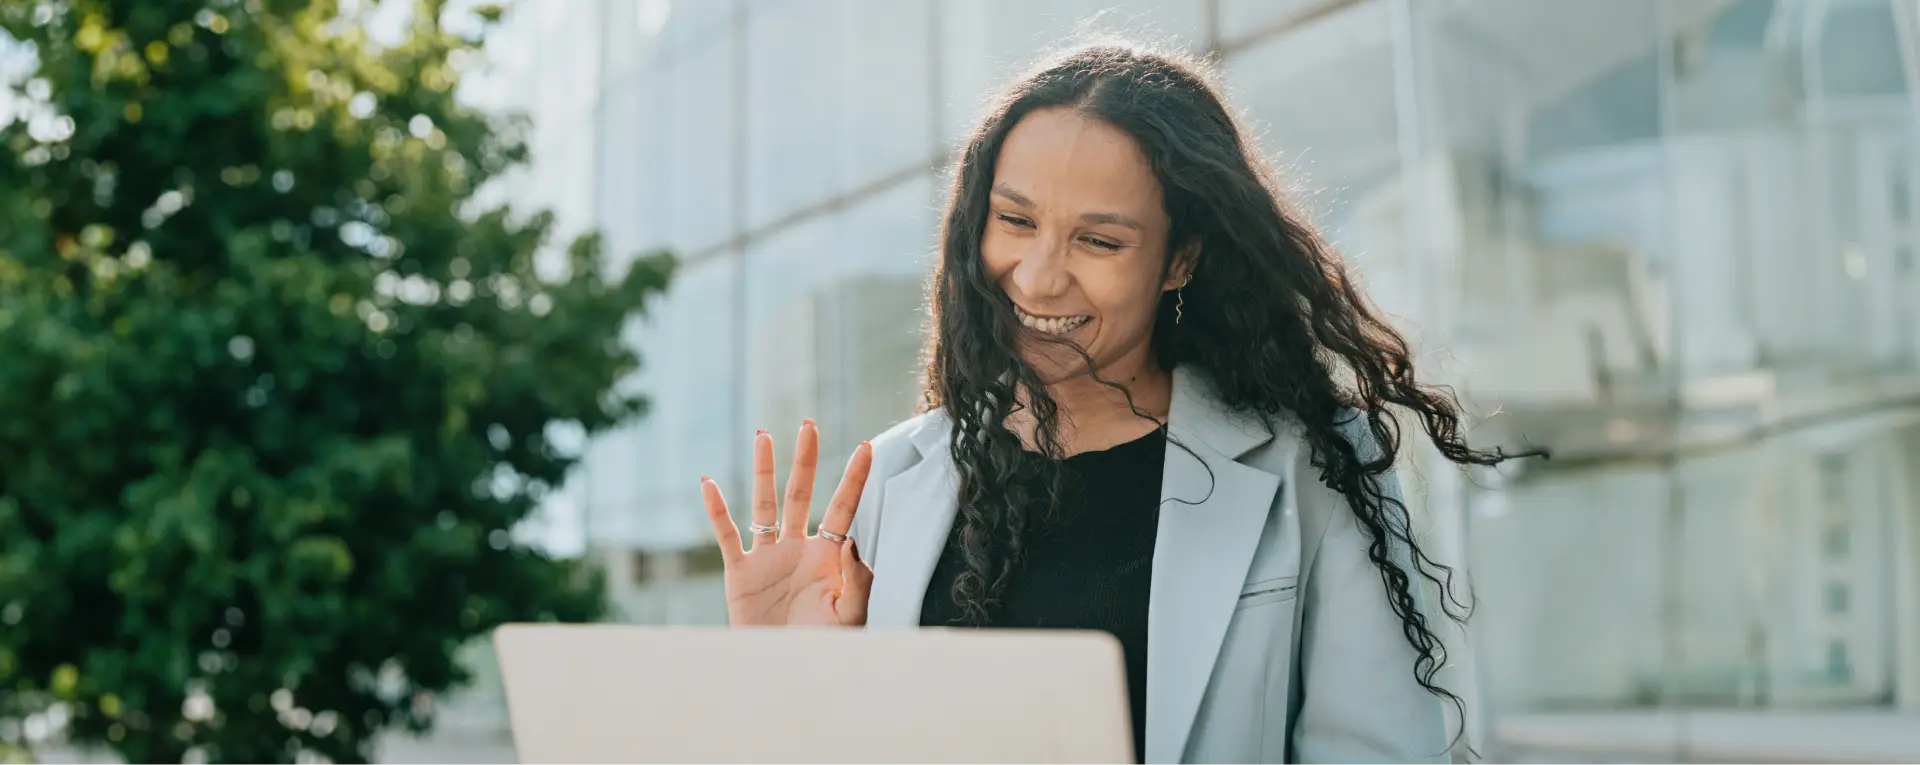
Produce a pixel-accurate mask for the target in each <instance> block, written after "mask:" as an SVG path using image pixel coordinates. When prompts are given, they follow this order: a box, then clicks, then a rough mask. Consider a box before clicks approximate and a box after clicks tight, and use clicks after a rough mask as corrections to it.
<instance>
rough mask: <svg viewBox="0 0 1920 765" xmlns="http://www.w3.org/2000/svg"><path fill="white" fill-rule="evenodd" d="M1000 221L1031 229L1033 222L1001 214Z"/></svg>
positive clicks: (1016, 216)
mask: <svg viewBox="0 0 1920 765" xmlns="http://www.w3.org/2000/svg"><path fill="white" fill-rule="evenodd" d="M1000 219H1001V220H1003V221H1006V222H1008V223H1011V224H1013V225H1015V226H1019V227H1020V228H1033V221H1030V220H1027V219H1026V218H1022V217H1020V216H1018V215H1006V214H1001V215H1000Z"/></svg>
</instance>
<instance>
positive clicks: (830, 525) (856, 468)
mask: <svg viewBox="0 0 1920 765" xmlns="http://www.w3.org/2000/svg"><path fill="white" fill-rule="evenodd" d="M872 467H873V444H869V443H867V442H865V441H861V442H860V445H859V446H858V447H855V448H854V450H853V458H852V459H849V460H847V472H846V474H845V475H842V476H841V477H840V488H838V489H834V490H833V499H832V500H830V501H828V502H827V517H826V518H824V519H822V520H821V521H820V528H822V529H825V530H827V531H831V532H833V533H835V534H839V535H841V536H846V534H847V530H848V529H851V528H853V511H854V510H856V509H858V508H859V506H860V492H861V490H863V489H865V488H866V487H867V471H868V470H869V469H871V468H872Z"/></svg>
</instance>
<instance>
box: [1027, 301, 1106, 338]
mask: <svg viewBox="0 0 1920 765" xmlns="http://www.w3.org/2000/svg"><path fill="white" fill-rule="evenodd" d="M1013 313H1014V315H1016V316H1019V317H1020V323H1021V324H1022V325H1024V326H1025V327H1026V328H1027V329H1031V330H1033V331H1035V332H1044V333H1046V334H1049V335H1064V334H1066V333H1068V332H1072V331H1074V330H1076V329H1079V328H1080V327H1081V325H1084V324H1086V323H1087V322H1089V321H1092V320H1093V317H1092V316H1057V317H1053V318H1044V317H1040V316H1034V315H1033V314H1030V313H1027V312H1026V311H1022V310H1020V307H1019V306H1014V307H1013Z"/></svg>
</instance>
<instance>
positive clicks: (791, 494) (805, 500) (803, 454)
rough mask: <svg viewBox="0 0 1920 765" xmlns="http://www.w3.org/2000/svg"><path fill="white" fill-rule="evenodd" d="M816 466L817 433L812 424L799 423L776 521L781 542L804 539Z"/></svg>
mask: <svg viewBox="0 0 1920 765" xmlns="http://www.w3.org/2000/svg"><path fill="white" fill-rule="evenodd" d="M819 466H820V429H819V428H817V427H814V424H813V420H806V421H804V422H801V423H800V436H799V438H798V439H796V440H795V441H794V444H793V469H792V470H789V471H787V500H786V502H787V505H786V512H785V513H783V514H782V515H781V518H780V538H781V539H795V540H798V539H806V538H807V515H808V514H809V513H812V512H813V475H814V472H815V469H816V468H818V467H819ZM767 522H768V523H772V522H773V521H767Z"/></svg>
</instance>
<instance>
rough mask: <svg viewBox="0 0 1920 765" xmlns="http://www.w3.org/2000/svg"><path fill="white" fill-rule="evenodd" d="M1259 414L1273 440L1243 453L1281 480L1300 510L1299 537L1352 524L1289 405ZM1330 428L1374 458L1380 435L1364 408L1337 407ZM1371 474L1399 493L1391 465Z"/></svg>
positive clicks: (1382, 486) (1313, 537)
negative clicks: (1265, 414)
mask: <svg viewBox="0 0 1920 765" xmlns="http://www.w3.org/2000/svg"><path fill="white" fill-rule="evenodd" d="M1265 419H1266V421H1267V424H1268V426H1269V427H1270V428H1271V429H1272V433H1273V441H1272V442H1271V443H1269V444H1268V445H1267V446H1266V447H1264V448H1263V449H1262V450H1261V451H1260V452H1258V453H1256V454H1254V455H1249V456H1250V459H1249V462H1252V463H1254V464H1256V465H1257V466H1258V467H1261V468H1264V469H1266V470H1269V471H1270V472H1273V473H1276V474H1278V475H1279V476H1281V478H1282V480H1283V481H1285V482H1286V485H1287V487H1288V488H1287V492H1288V493H1289V495H1290V496H1289V499H1290V500H1291V501H1292V503H1293V505H1294V507H1296V508H1297V509H1298V510H1299V512H1300V521H1301V527H1302V528H1301V531H1302V532H1303V534H1304V535H1305V537H1306V538H1307V539H1310V540H1317V539H1320V538H1321V537H1322V536H1324V534H1325V532H1326V531H1327V530H1328V528H1330V527H1340V526H1352V525H1354V520H1355V519H1354V518H1353V511H1352V509H1351V507H1350V505H1349V504H1348V502H1347V499H1346V496H1345V495H1343V494H1341V493H1340V490H1339V489H1338V488H1336V487H1334V486H1333V485H1331V484H1329V483H1328V482H1327V478H1328V476H1327V475H1326V471H1325V470H1324V469H1323V468H1322V467H1321V466H1322V465H1324V464H1325V462H1326V461H1325V459H1324V458H1323V457H1322V456H1321V455H1320V454H1318V453H1317V451H1316V449H1317V447H1316V446H1315V445H1314V444H1313V442H1312V441H1311V440H1310V439H1309V438H1308V437H1307V427H1306V425H1305V423H1304V422H1303V421H1302V420H1301V419H1300V418H1299V417H1298V416H1297V415H1295V414H1293V413H1292V412H1290V411H1282V412H1280V413H1279V414H1276V415H1273V416H1270V417H1267V418H1265ZM1334 429H1335V430H1336V431H1337V432H1338V433H1339V434H1340V436H1341V437H1342V438H1343V439H1344V440H1345V441H1346V442H1347V443H1348V444H1350V445H1352V447H1353V449H1354V452H1355V453H1356V454H1358V455H1359V457H1360V458H1361V459H1363V460H1372V459H1378V458H1379V456H1380V454H1381V453H1382V450H1381V444H1380V440H1379V439H1378V438H1375V437H1374V434H1373V428H1372V427H1371V426H1370V425H1369V424H1368V420H1367V416H1366V413H1365V412H1362V411H1360V410H1359V409H1354V408H1352V407H1347V408H1343V409H1341V410H1340V412H1339V413H1338V414H1337V415H1336V416H1335V419H1334ZM1376 480H1377V481H1378V484H1379V487H1380V489H1381V491H1382V492H1383V493H1386V494H1387V495H1389V496H1392V497H1395V498H1396V499H1397V498H1398V497H1399V494H1400V487H1399V481H1398V480H1397V478H1396V477H1395V475H1394V471H1393V470H1388V471H1387V472H1386V473H1384V474H1382V475H1380V476H1378V477H1377V479H1376Z"/></svg>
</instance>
